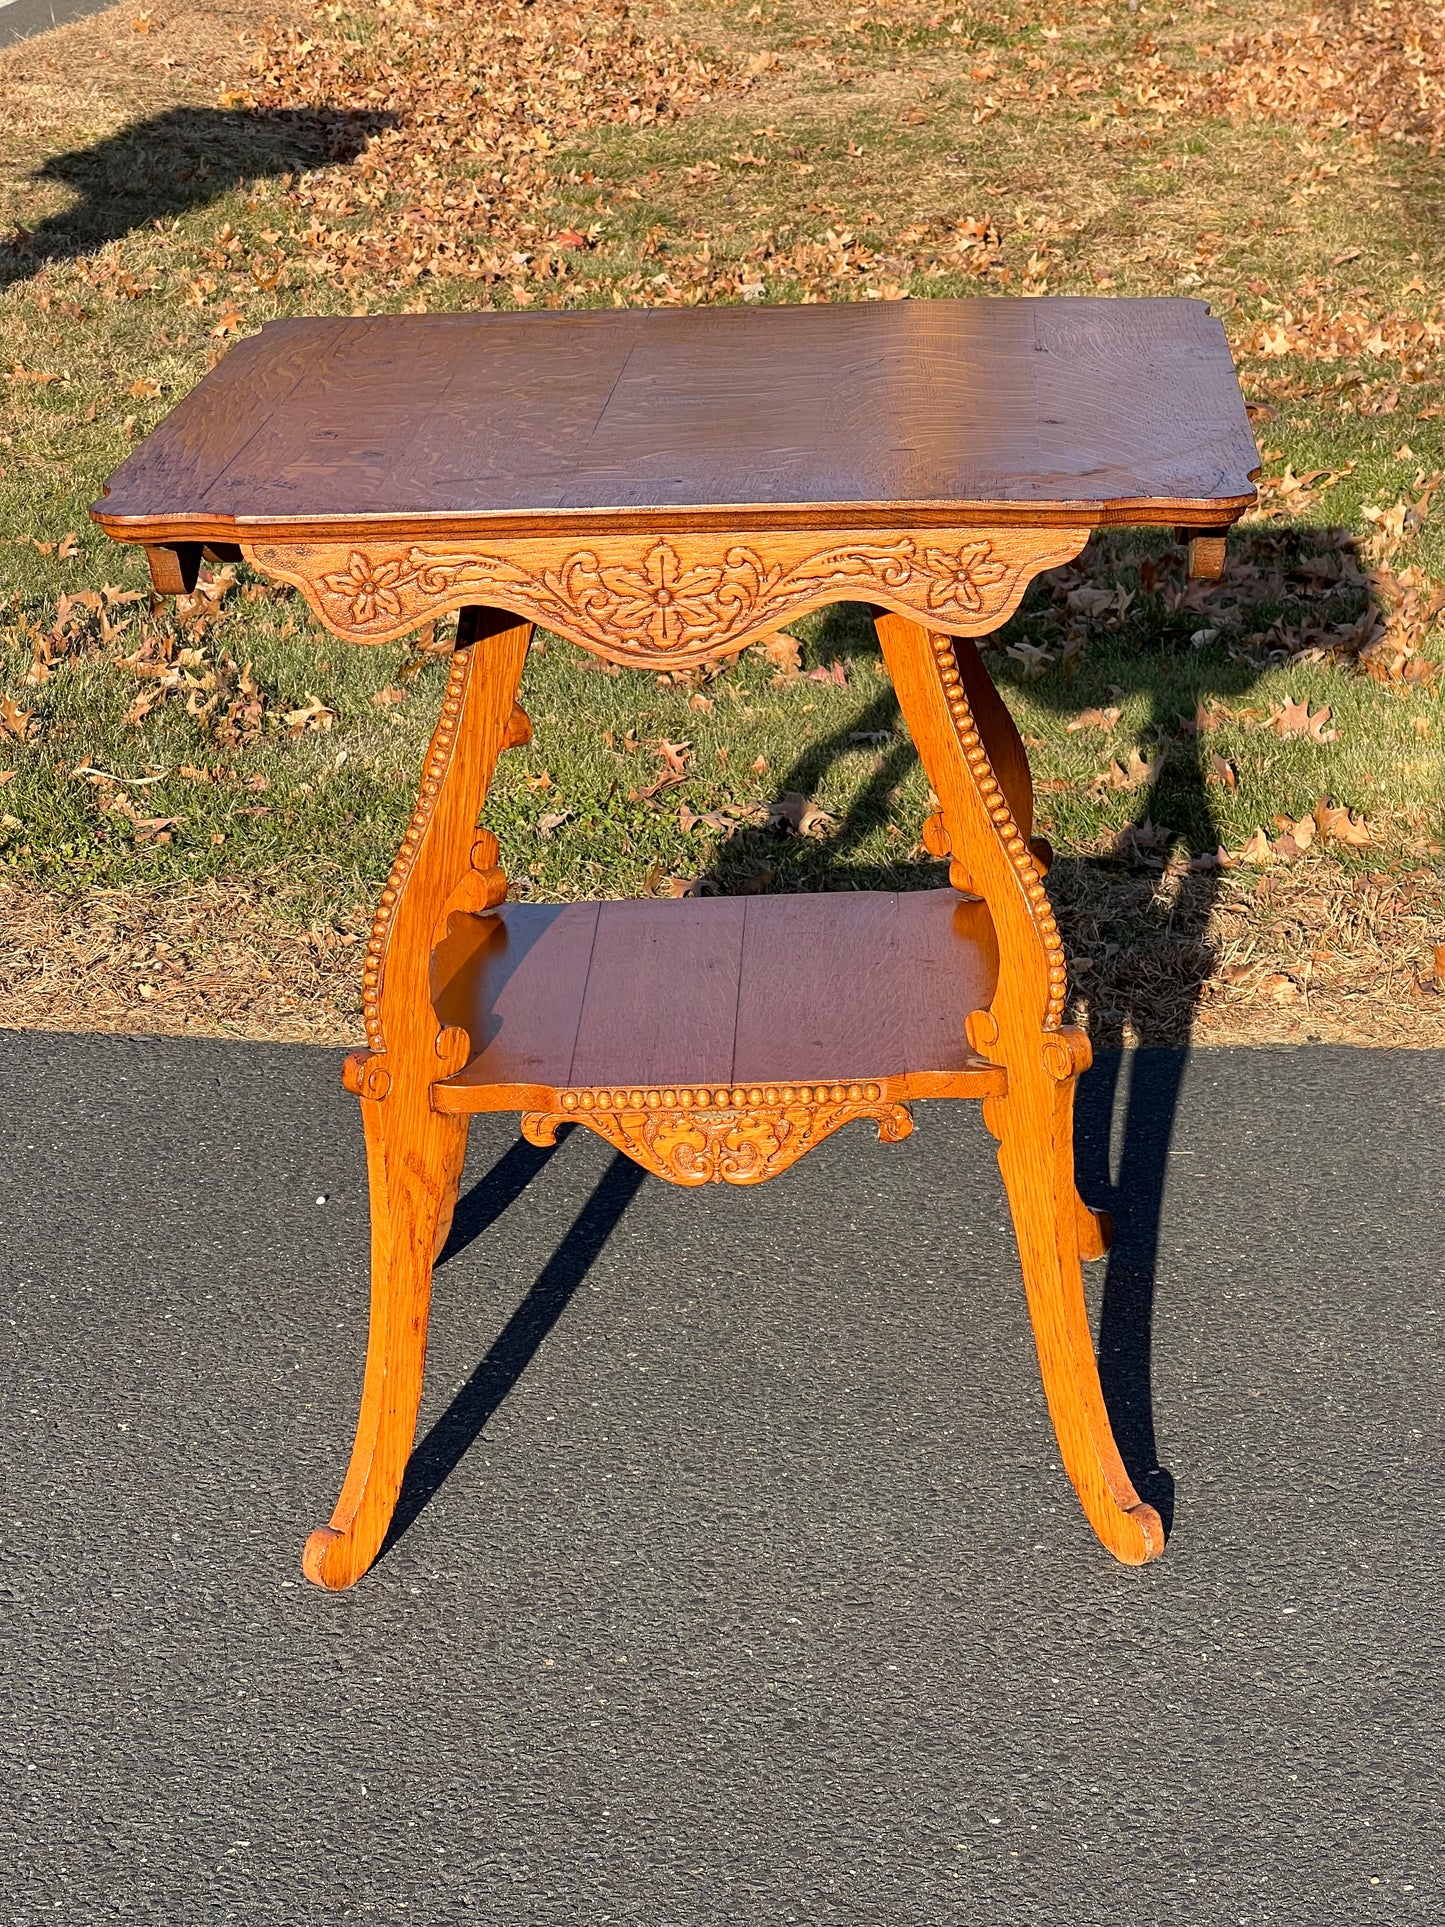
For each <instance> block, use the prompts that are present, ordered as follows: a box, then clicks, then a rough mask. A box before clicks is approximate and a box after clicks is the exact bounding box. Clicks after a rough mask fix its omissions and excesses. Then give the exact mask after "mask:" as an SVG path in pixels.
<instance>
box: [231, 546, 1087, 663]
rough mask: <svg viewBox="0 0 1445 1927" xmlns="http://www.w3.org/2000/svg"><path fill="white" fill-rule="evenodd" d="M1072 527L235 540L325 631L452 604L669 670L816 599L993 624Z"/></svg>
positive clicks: (738, 643) (402, 626)
mask: <svg viewBox="0 0 1445 1927" xmlns="http://www.w3.org/2000/svg"><path fill="white" fill-rule="evenodd" d="M1087 533H1088V532H1087V530H1083V529H1030V528H1017V529H1015V528H999V529H990V530H987V531H984V530H978V529H955V530H936V531H930V532H929V533H928V534H927V535H926V536H921V535H920V536H916V537H915V536H912V535H898V536H887V535H884V536H882V537H880V536H877V535H866V534H855V533H848V532H841V533H834V534H832V535H822V536H820V535H818V534H817V533H812V532H807V531H803V532H798V531H783V532H770V533H765V534H759V535H754V536H744V537H738V536H709V535H707V534H706V533H702V534H697V533H694V534H691V535H679V536H677V537H676V538H675V539H674V538H669V537H646V536H642V537H637V536H605V537H604V536H599V537H598V538H597V539H596V540H595V541H594V542H592V543H590V544H589V545H587V546H586V547H578V546H577V545H576V544H575V543H566V542H563V541H561V540H559V539H550V538H549V539H545V540H537V539H523V538H516V539H514V540H510V541H506V542H499V543H497V544H496V545H495V546H489V547H486V548H481V547H471V548H467V547H461V546H459V545H455V544H450V543H444V542H393V543H387V542H381V541H376V542H373V541H369V540H368V541H365V542H362V541H357V542H355V543H289V544H282V543H271V542H257V543H252V544H250V545H248V547H247V554H248V555H249V557H250V559H251V560H252V561H253V562H254V563H255V564H256V565H257V567H258V568H261V569H264V570H265V571H266V572H267V573H268V574H271V575H274V576H278V577H280V578H281V579H282V580H283V581H287V582H291V583H294V584H295V585H296V586H297V587H298V588H299V589H300V590H301V591H302V593H303V594H304V595H305V597H306V599H307V601H308V602H309V603H310V605H311V607H312V609H313V610H314V611H315V612H316V614H317V616H318V617H319V618H320V619H321V621H322V622H324V623H325V624H326V626H327V627H328V628H329V629H331V630H333V631H334V632H335V633H336V634H337V635H340V636H345V637H348V638H349V639H350V640H352V641H355V642H388V641H391V640H393V639H394V638H396V637H397V636H401V635H404V634H405V633H406V632H407V631H408V630H409V629H414V628H416V627H417V626H418V624H420V623H421V622H423V621H426V620H428V619H429V618H431V617H433V616H436V615H438V614H440V613H442V612H443V611H444V610H447V609H455V608H460V607H462V606H463V605H464V604H484V605H489V606H495V607H498V608H503V609H509V610H512V611H514V612H515V613H517V614H519V615H522V616H525V617H528V618H530V619H531V620H532V621H534V622H540V623H543V624H545V626H546V627H548V628H550V629H554V630H555V631H556V632H557V633H558V634H559V635H564V636H567V637H570V638H571V640H572V641H574V642H577V643H580V644H581V645H582V646H583V647H584V648H586V649H590V650H592V651H593V652H594V653H595V654H597V655H600V656H603V657H605V658H606V659H608V660H609V661H612V662H618V663H623V664H627V663H643V664H649V665H653V666H656V665H658V664H663V665H665V666H666V667H669V668H676V667H682V666H685V665H687V664H688V663H694V662H701V661H704V660H706V659H707V658H708V657H710V656H716V655H720V654H725V653H727V652H729V651H732V650H736V649H741V648H742V647H743V646H744V645H745V644H746V643H747V642H749V641H750V640H752V639H753V638H754V637H756V636H759V635H763V634H766V633H767V632H768V631H769V630H772V629H776V628H777V627H779V625H780V624H782V623H784V622H787V621H789V620H790V619H791V618H792V617H794V616H797V615H800V614H802V613H803V612H804V611H805V610H807V609H810V608H816V607H818V606H819V605H820V604H822V603H825V602H831V601H836V600H839V599H844V598H846V599H851V600H857V601H864V602H876V603H882V604H884V605H886V606H888V607H893V608H897V609H899V610H901V611H902V612H903V613H905V614H912V615H916V616H918V617H920V618H921V619H922V620H924V621H925V622H927V623H928V624H929V626H930V627H932V628H937V629H943V630H947V631H949V632H950V633H952V634H971V633H979V632H981V631H983V630H987V629H992V628H994V627H996V626H997V625H998V623H1000V622H1002V621H1004V620H1005V619H1006V618H1007V616H1008V615H1009V614H1010V613H1011V611H1012V609H1013V608H1014V606H1015V605H1016V603H1017V602H1018V600H1019V598H1020V596H1022V594H1023V592H1024V589H1025V588H1026V587H1027V585H1028V583H1029V581H1030V579H1031V578H1032V577H1033V576H1034V575H1035V574H1036V573H1037V572H1038V570H1039V569H1041V568H1049V567H1052V566H1053V565H1054V564H1055V563H1058V562H1063V561H1067V560H1068V559H1069V558H1070V557H1072V556H1074V555H1076V554H1077V553H1078V551H1079V550H1080V548H1082V546H1083V544H1084V541H1085V540H1086V538H1087Z"/></svg>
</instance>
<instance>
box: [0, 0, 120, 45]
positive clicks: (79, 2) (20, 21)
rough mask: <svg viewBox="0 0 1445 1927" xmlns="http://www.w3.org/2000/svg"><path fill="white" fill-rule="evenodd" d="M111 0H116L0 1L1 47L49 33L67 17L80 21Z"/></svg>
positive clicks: (63, 23)
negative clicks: (35, 35) (32, 36)
mask: <svg viewBox="0 0 1445 1927" xmlns="http://www.w3.org/2000/svg"><path fill="white" fill-rule="evenodd" d="M112 3H113V0H0V47H8V46H10V45H11V43H12V42H14V41H16V40H28V39H29V38H30V37H31V35H32V34H37V33H49V31H50V29H51V28H52V27H63V26H64V25H65V23H66V21H67V20H81V19H84V17H85V15H86V14H88V13H100V12H101V11H102V9H103V8H105V7H108V6H110V5H111V4H112Z"/></svg>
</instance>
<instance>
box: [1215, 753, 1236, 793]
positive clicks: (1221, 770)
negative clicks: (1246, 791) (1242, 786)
mask: <svg viewBox="0 0 1445 1927" xmlns="http://www.w3.org/2000/svg"><path fill="white" fill-rule="evenodd" d="M1209 781H1210V782H1211V783H1218V784H1220V785H1221V786H1222V787H1223V788H1224V789H1227V790H1232V789H1235V788H1237V787H1238V784H1239V776H1238V773H1237V771H1236V770H1235V767H1234V765H1233V763H1231V762H1230V761H1229V759H1228V758H1227V757H1224V756H1220V755H1218V754H1216V753H1214V752H1212V751H1211V753H1210V757H1209Z"/></svg>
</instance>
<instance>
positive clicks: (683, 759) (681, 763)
mask: <svg viewBox="0 0 1445 1927" xmlns="http://www.w3.org/2000/svg"><path fill="white" fill-rule="evenodd" d="M657 753H658V755H659V756H660V757H661V758H662V760H663V762H664V763H666V765H667V767H668V768H669V769H670V770H671V771H672V772H673V773H674V774H675V775H677V776H685V775H686V774H687V763H688V758H689V757H690V756H691V754H692V744H691V743H669V742H667V741H666V740H665V739H664V740H663V741H662V742H660V743H659V744H658V745H657Z"/></svg>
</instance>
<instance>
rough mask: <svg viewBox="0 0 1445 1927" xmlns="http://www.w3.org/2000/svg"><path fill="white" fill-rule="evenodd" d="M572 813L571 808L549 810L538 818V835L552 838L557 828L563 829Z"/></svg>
mask: <svg viewBox="0 0 1445 1927" xmlns="http://www.w3.org/2000/svg"><path fill="white" fill-rule="evenodd" d="M571 814H572V812H571V810H548V811H547V813H546V814H545V815H544V816H539V817H538V818H537V834H538V836H541V837H546V838H551V837H552V835H553V834H554V833H555V832H556V831H557V830H560V829H561V827H562V825H563V824H564V823H565V822H566V821H567V819H568V817H569V816H570V815H571Z"/></svg>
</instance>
